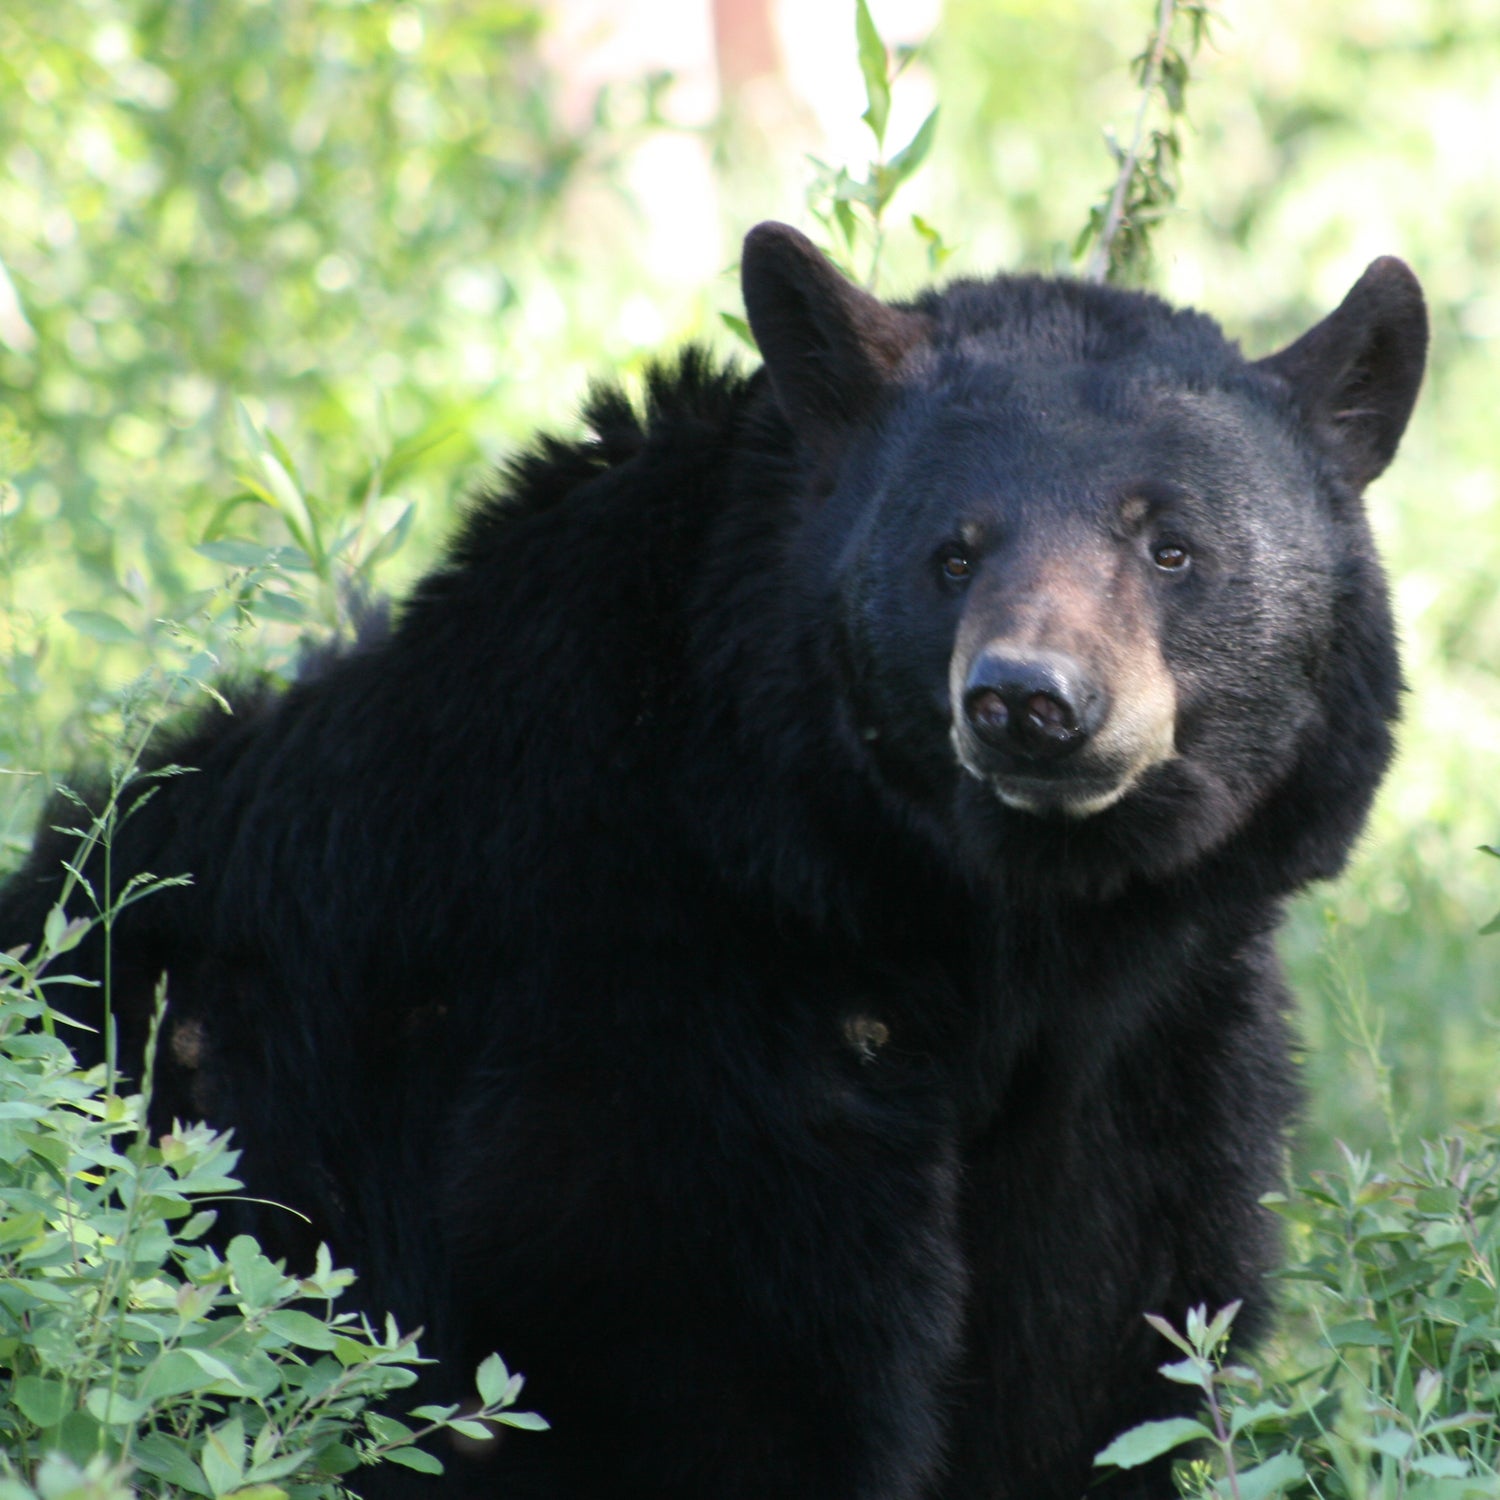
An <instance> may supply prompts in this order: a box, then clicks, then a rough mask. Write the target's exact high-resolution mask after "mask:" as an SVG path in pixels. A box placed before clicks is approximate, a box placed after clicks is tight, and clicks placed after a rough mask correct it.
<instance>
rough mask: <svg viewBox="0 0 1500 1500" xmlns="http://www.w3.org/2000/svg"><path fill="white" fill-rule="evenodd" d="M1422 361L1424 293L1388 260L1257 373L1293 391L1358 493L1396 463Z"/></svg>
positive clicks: (1375, 264)
mask: <svg viewBox="0 0 1500 1500" xmlns="http://www.w3.org/2000/svg"><path fill="white" fill-rule="evenodd" d="M1426 359H1427V307H1426V304H1425V303H1424V302H1423V300H1422V288H1421V286H1420V285H1419V284H1418V282H1417V278H1416V277H1415V276H1413V275H1412V273H1411V269H1410V267H1408V266H1407V265H1406V264H1405V263H1404V262H1402V261H1399V260H1397V259H1396V258H1395V257H1394V256H1392V255H1386V256H1382V257H1381V259H1379V260H1377V261H1374V262H1372V263H1371V264H1370V266H1369V268H1368V269H1367V270H1366V271H1365V274H1364V275H1363V276H1361V277H1360V278H1359V280H1358V281H1356V282H1355V283H1354V285H1353V287H1352V288H1350V291H1349V295H1348V296H1347V297H1345V298H1344V300H1343V301H1342V302H1341V303H1339V305H1338V307H1336V308H1335V309H1334V310H1333V312H1331V313H1329V315H1328V316H1327V317H1326V318H1324V319H1323V321H1322V322H1321V323H1319V324H1318V325H1317V326H1316V327H1315V328H1311V329H1309V330H1308V331H1307V332H1306V333H1304V334H1303V335H1302V337H1301V338H1300V339H1298V340H1297V341H1296V343H1294V344H1288V345H1287V347H1286V348H1285V349H1283V350H1282V351H1281V352H1280V353H1279V354H1273V355H1271V356H1270V357H1269V358H1267V359H1263V360H1260V361H1258V363H1257V366H1256V367H1257V368H1258V369H1261V370H1265V371H1267V372H1268V373H1270V374H1272V375H1276V376H1279V377H1280V378H1281V379H1282V380H1284V381H1286V382H1287V384H1288V385H1290V386H1291V388H1292V392H1293V394H1294V395H1295V396H1296V398H1297V401H1298V404H1299V405H1300V406H1301V407H1302V410H1303V412H1304V413H1305V414H1306V416H1307V418H1308V420H1309V421H1310V422H1311V423H1312V424H1313V426H1314V427H1315V428H1316V429H1317V430H1318V431H1319V432H1320V433H1321V434H1322V435H1323V437H1324V438H1325V440H1326V441H1327V442H1328V444H1329V446H1330V447H1331V449H1332V450H1333V452H1334V454H1335V455H1336V457H1337V459H1338V461H1339V463H1340V466H1341V467H1342V469H1343V471H1344V476H1345V478H1346V479H1348V481H1349V482H1350V484H1352V485H1353V486H1354V487H1355V488H1356V489H1363V488H1364V487H1365V485H1367V484H1368V483H1369V482H1370V481H1371V480H1372V479H1374V478H1375V476H1376V475H1377V474H1379V473H1380V472H1381V471H1382V470H1383V469H1384V468H1385V466H1386V465H1387V464H1388V463H1390V461H1391V459H1392V458H1394V457H1395V454H1396V445H1397V444H1398V443H1399V442H1400V441H1401V434H1402V433H1403V432H1404V431H1405V430H1406V421H1407V418H1408V417H1410V416H1411V409H1412V406H1413V404H1414V403H1415V402H1416V399H1417V388H1418V387H1419V386H1420V385H1421V383H1422V367H1423V365H1424V364H1425V363H1426Z"/></svg>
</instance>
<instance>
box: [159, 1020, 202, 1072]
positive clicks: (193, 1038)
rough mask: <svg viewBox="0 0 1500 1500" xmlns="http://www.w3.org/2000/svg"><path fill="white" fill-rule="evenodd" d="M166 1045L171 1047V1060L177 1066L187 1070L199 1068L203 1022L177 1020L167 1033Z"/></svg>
mask: <svg viewBox="0 0 1500 1500" xmlns="http://www.w3.org/2000/svg"><path fill="white" fill-rule="evenodd" d="M167 1045H168V1046H169V1047H170V1048H171V1049H172V1061H173V1062H175V1063H176V1064H177V1066H178V1067H180V1068H187V1069H188V1070H189V1071H195V1070H197V1069H198V1068H201V1067H202V1066H203V1052H204V1046H205V1039H204V1035H203V1022H202V1021H199V1020H196V1019H190V1020H187V1021H178V1022H177V1023H176V1024H175V1025H174V1026H173V1027H172V1029H171V1031H170V1032H169V1033H168V1036H167Z"/></svg>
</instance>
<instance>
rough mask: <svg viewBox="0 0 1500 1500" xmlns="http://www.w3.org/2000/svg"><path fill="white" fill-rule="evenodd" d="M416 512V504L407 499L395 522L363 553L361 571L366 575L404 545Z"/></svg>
mask: <svg viewBox="0 0 1500 1500" xmlns="http://www.w3.org/2000/svg"><path fill="white" fill-rule="evenodd" d="M416 513H417V507H416V505H415V504H414V503H412V502H411V501H407V503H406V508H405V509H404V510H403V511H402V512H401V514H400V515H399V516H397V517H396V520H395V524H394V525H392V526H391V528H390V529H389V530H388V531H386V532H385V534H384V535H383V536H382V537H381V538H380V540H379V541H378V542H376V543H375V545H374V546H373V547H371V548H370V550H369V551H368V552H367V553H365V556H364V561H363V562H361V563H360V565H359V570H360V572H361V573H364V574H366V575H368V574H369V573H371V572H372V571H373V570H374V569H375V568H376V567H378V566H379V565H380V564H381V563H383V562H384V561H385V560H386V559H387V558H389V557H393V556H395V554H396V553H397V552H399V551H400V550H401V548H402V547H403V546H405V544H406V538H407V534H408V533H409V532H410V531H411V523H412V518H413V517H414V516H415V515H416Z"/></svg>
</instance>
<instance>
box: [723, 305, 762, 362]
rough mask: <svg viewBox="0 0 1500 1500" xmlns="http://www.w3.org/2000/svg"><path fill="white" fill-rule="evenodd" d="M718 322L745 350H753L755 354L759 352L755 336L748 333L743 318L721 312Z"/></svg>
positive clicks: (748, 326) (747, 325)
mask: <svg viewBox="0 0 1500 1500" xmlns="http://www.w3.org/2000/svg"><path fill="white" fill-rule="evenodd" d="M719 320H720V322H722V323H723V325H724V326H725V327H726V328H727V329H728V330H729V331H730V332H731V333H732V334H733V335H734V336H735V337H736V338H737V339H739V340H740V342H741V343H743V344H744V345H745V346H746V347H747V348H750V349H755V350H756V352H757V353H759V352H760V351H759V349H758V348H757V346H756V343H755V335H754V334H753V333H751V332H750V325H749V324H748V323H747V322H746V321H745V320H744V319H743V318H737V317H736V316H735V315H734V314H733V313H728V312H721V313H720V314H719Z"/></svg>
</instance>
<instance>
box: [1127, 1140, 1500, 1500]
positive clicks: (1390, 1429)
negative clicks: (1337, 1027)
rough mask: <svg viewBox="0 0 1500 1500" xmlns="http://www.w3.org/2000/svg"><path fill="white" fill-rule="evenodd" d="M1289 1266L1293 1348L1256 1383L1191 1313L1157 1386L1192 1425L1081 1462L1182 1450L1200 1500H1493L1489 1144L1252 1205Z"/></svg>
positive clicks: (1497, 1484) (1493, 1189)
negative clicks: (1184, 1392)
mask: <svg viewBox="0 0 1500 1500" xmlns="http://www.w3.org/2000/svg"><path fill="white" fill-rule="evenodd" d="M1267 1201H1268V1203H1269V1204H1270V1206H1271V1207H1272V1208H1273V1209H1274V1210H1275V1211H1276V1212H1277V1213H1279V1214H1280V1215H1281V1216H1282V1217H1283V1219H1285V1220H1286V1222H1287V1224H1288V1226H1289V1228H1290V1232H1291V1235H1292V1239H1293V1248H1294V1254H1293V1259H1292V1263H1291V1265H1290V1266H1289V1268H1288V1269H1287V1270H1286V1271H1284V1272H1283V1273H1282V1274H1283V1276H1284V1278H1285V1279H1286V1282H1287V1284H1288V1291H1287V1301H1288V1303H1289V1312H1290V1313H1291V1316H1292V1320H1293V1326H1294V1327H1295V1328H1297V1329H1298V1332H1299V1335H1300V1336H1299V1337H1298V1339H1297V1342H1296V1346H1295V1349H1294V1350H1292V1351H1290V1352H1289V1351H1287V1350H1285V1349H1283V1350H1281V1351H1279V1356H1280V1357H1279V1358H1273V1360H1272V1361H1271V1363H1272V1364H1273V1365H1274V1366H1275V1367H1276V1369H1277V1372H1278V1373H1277V1378H1274V1379H1266V1378H1264V1377H1263V1376H1262V1375H1261V1374H1259V1373H1257V1372H1256V1371H1254V1370H1251V1369H1248V1368H1246V1367H1245V1366H1244V1365H1241V1364H1230V1363H1226V1362H1225V1361H1224V1359H1223V1348H1224V1344H1225V1341H1226V1339H1227V1337H1228V1333H1229V1329H1230V1327H1231V1325H1232V1323H1233V1320H1234V1316H1235V1313H1236V1311H1237V1310H1238V1309H1237V1305H1236V1306H1232V1307H1229V1308H1225V1309H1223V1310H1222V1311H1221V1312H1220V1313H1218V1315H1217V1316H1215V1317H1214V1318H1213V1319H1209V1318H1207V1317H1206V1315H1205V1314H1204V1313H1203V1311H1202V1310H1201V1309H1200V1310H1198V1311H1196V1312H1194V1313H1193V1314H1191V1315H1190V1316H1189V1318H1188V1322H1187V1327H1186V1330H1185V1331H1184V1332H1178V1331H1177V1330H1175V1329H1173V1328H1172V1327H1171V1326H1170V1325H1168V1324H1166V1323H1165V1322H1163V1321H1162V1320H1161V1319H1159V1318H1152V1319H1151V1320H1150V1321H1151V1323H1152V1325H1153V1326H1154V1327H1155V1328H1156V1329H1157V1330H1158V1332H1160V1333H1161V1334H1162V1335H1163V1336H1164V1337H1165V1338H1166V1339H1167V1340H1168V1342H1169V1343H1171V1344H1172V1345H1174V1346H1175V1347H1176V1348H1177V1350H1178V1351H1179V1353H1180V1354H1181V1356H1182V1358H1180V1359H1177V1360H1175V1361H1173V1362H1172V1363H1170V1364H1167V1365H1164V1366H1163V1367H1162V1373H1163V1375H1165V1376H1166V1378H1168V1379H1169V1380H1174V1381H1177V1382H1179V1383H1182V1384H1185V1385H1189V1386H1192V1387H1194V1388H1195V1389H1197V1390H1199V1391H1200V1392H1201V1393H1202V1394H1203V1397H1204V1408H1203V1417H1202V1419H1201V1420H1191V1419H1178V1420H1174V1421H1170V1422H1151V1423H1146V1424H1144V1425H1143V1426H1141V1427H1137V1428H1135V1429H1133V1430H1132V1431H1131V1432H1129V1433H1126V1434H1123V1435H1122V1436H1121V1437H1120V1438H1118V1439H1116V1441H1115V1442H1113V1443H1111V1444H1110V1445H1109V1447H1108V1448H1106V1449H1105V1450H1104V1451H1103V1452H1102V1453H1101V1454H1100V1455H1099V1458H1098V1460H1097V1462H1098V1463H1099V1464H1101V1465H1113V1466H1117V1467H1121V1468H1132V1467H1135V1466H1137V1465H1139V1464H1142V1463H1145V1462H1148V1461H1149V1460H1150V1459H1152V1458H1155V1457H1158V1456H1159V1455H1161V1454H1164V1453H1168V1452H1174V1451H1176V1450H1177V1449H1179V1448H1181V1447H1183V1446H1184V1445H1187V1444H1198V1445H1200V1446H1203V1447H1207V1448H1208V1449H1209V1450H1210V1451H1211V1452H1212V1454H1213V1459H1212V1461H1211V1462H1210V1461H1204V1460H1197V1461H1194V1462H1190V1463H1187V1464H1184V1465H1180V1466H1179V1469H1178V1478H1179V1482H1180V1485H1181V1488H1182V1492H1183V1493H1184V1494H1187V1495H1195V1496H1201V1497H1204V1500H1208V1497H1212V1500H1231V1497H1234V1500H1271V1497H1282V1496H1284V1497H1286V1500H1375V1497H1379V1500H1477V1497H1491V1500H1492V1497H1495V1496H1500V1131H1497V1130H1493V1129H1492V1130H1467V1131H1463V1132H1460V1133H1458V1134H1455V1135H1451V1136H1449V1137H1447V1138H1446V1139H1444V1140H1442V1141H1440V1142H1438V1143H1436V1144H1434V1145H1429V1146H1425V1147H1424V1148H1423V1149H1422V1150H1421V1152H1420V1153H1419V1154H1418V1155H1417V1156H1416V1157H1415V1159H1413V1160H1407V1161H1401V1162H1398V1163H1397V1164H1396V1165H1395V1166H1394V1167H1393V1168H1392V1169H1391V1170H1390V1171H1389V1172H1379V1171H1376V1170H1375V1169H1374V1167H1373V1166H1372V1162H1371V1157H1370V1155H1369V1154H1368V1153H1364V1154H1359V1153H1355V1152H1352V1151H1349V1150H1348V1149H1344V1150H1342V1151H1341V1154H1340V1163H1339V1166H1338V1167H1337V1168H1336V1169H1334V1170H1330V1171H1327V1172H1318V1173H1314V1174H1313V1175H1312V1177H1311V1178H1310V1180H1308V1181H1307V1182H1305V1183H1303V1184H1302V1185H1301V1187H1300V1189H1299V1190H1298V1191H1296V1192H1295V1193H1291V1194H1288V1195H1281V1194H1277V1195H1274V1196H1273V1197H1272V1198H1270V1199H1268V1200H1267Z"/></svg>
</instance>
